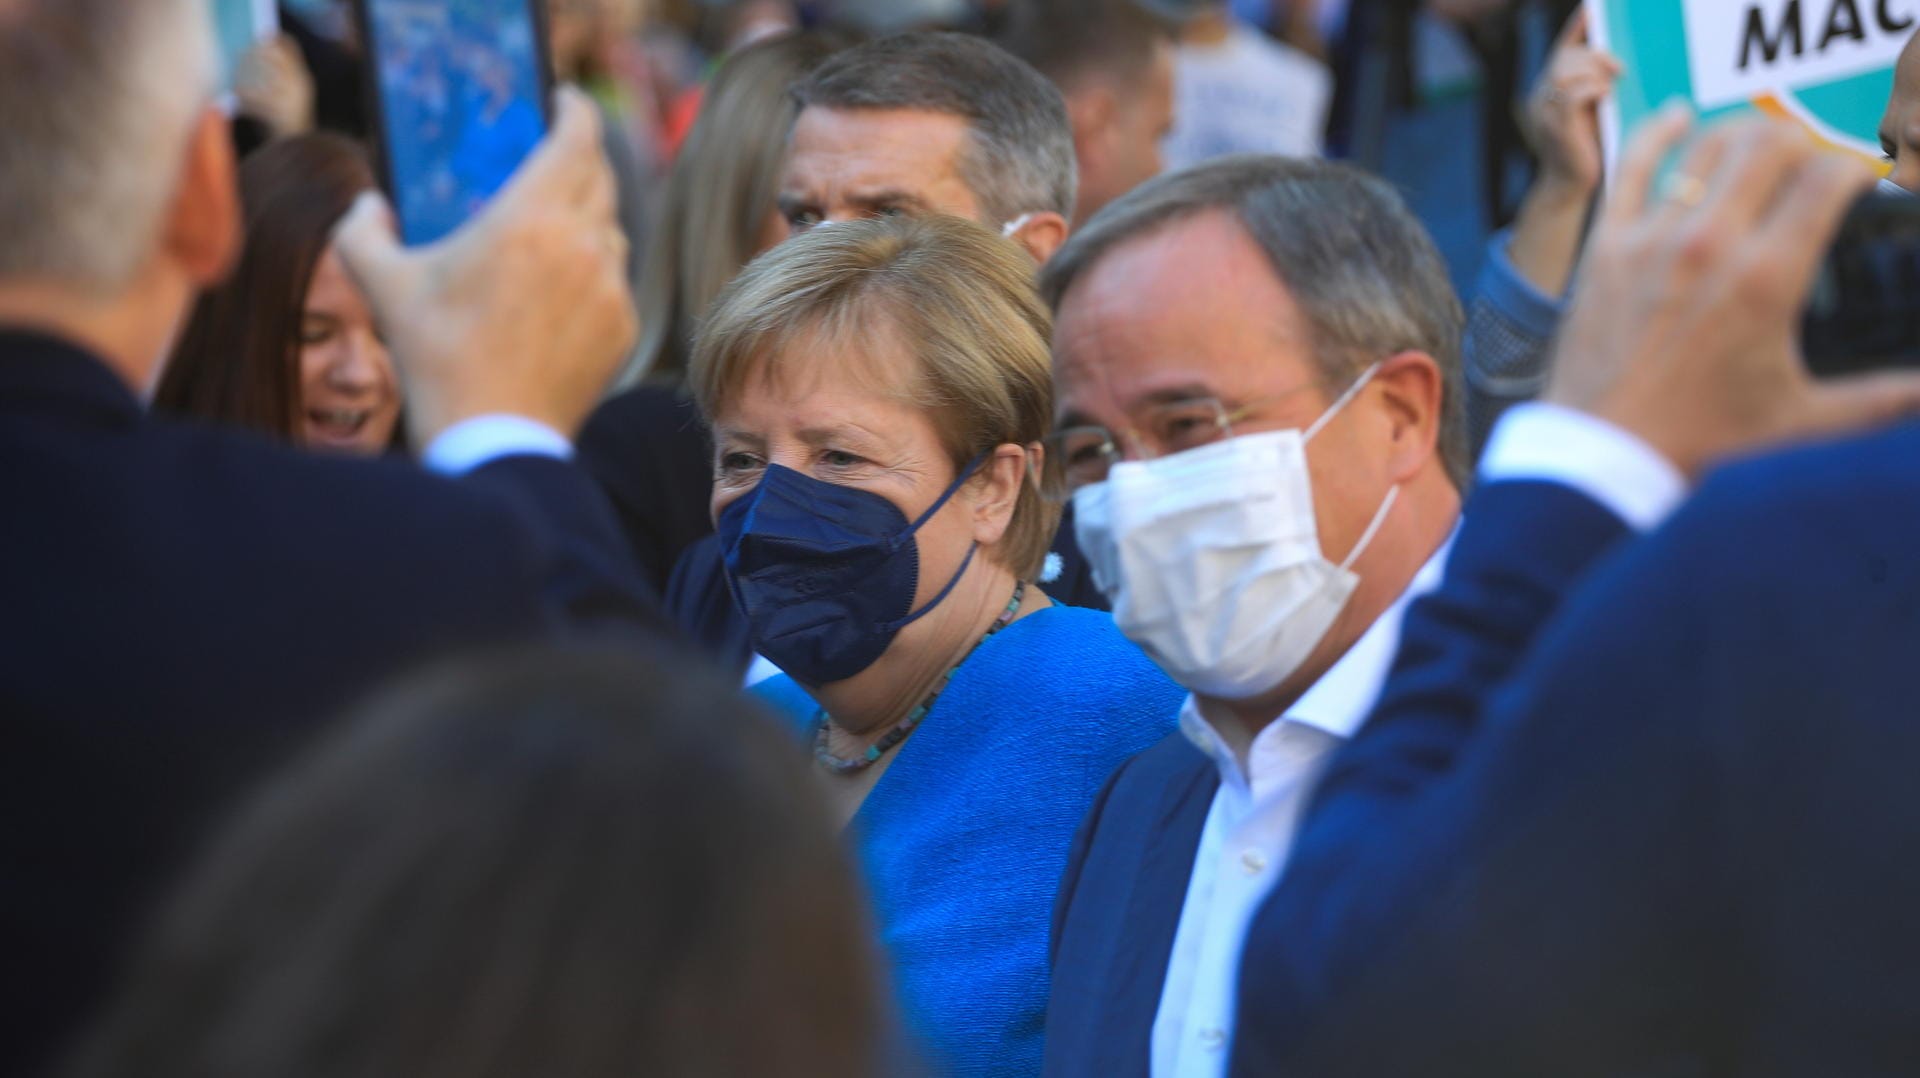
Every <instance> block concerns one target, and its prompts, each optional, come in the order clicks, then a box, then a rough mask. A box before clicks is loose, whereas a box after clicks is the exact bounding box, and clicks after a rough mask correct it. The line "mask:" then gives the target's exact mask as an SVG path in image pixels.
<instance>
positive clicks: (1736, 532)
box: [1670, 421, 1920, 554]
mask: <svg viewBox="0 0 1920 1078" xmlns="http://www.w3.org/2000/svg"><path fill="white" fill-rule="evenodd" d="M1868 524H1871V525H1872V530H1871V533H1863V531H1862V530H1861V529H1862V528H1863V527H1864V526H1865V525H1868ZM1670 527H1671V530H1672V531H1674V532H1676V533H1682V534H1686V535H1689V536H1704V537H1707V538H1709V539H1712V540H1716V541H1721V542H1728V543H1734V542H1737V543H1738V544H1739V547H1740V548H1741V549H1742V550H1746V549H1753V550H1755V551H1757V552H1760V553H1763V554H1764V553H1765V552H1766V551H1768V550H1775V551H1781V550H1788V549H1793V548H1797V547H1801V546H1803V545H1804V544H1809V543H1811V544H1814V545H1819V546H1831V545H1838V544H1851V543H1855V542H1869V543H1871V542H1873V541H1874V540H1875V537H1876V536H1878V537H1887V538H1897V540H1898V541H1899V542H1900V543H1901V544H1902V545H1903V546H1905V547H1906V548H1907V549H1909V550H1911V549H1912V544H1913V542H1914V541H1915V539H1916V538H1920V421H1913V422H1907V423H1903V424H1900V425H1898V426H1895V427H1891V428H1888V429H1886V430H1883V431H1878V432H1874V433H1870V434H1864V435H1856V436H1853V437H1848V438H1843V439H1838V440H1834V441H1828V442H1820V443H1815V444H1810V445H1805V446H1799V447H1795V448H1792V449H1787V450H1782V451H1778V452H1773V453H1767V454H1764V455H1761V456H1756V457H1750V458H1747V459H1744V460H1740V461H1737V462H1735V463H1732V464H1729V465H1726V466H1725V467H1722V468H1720V469H1718V470H1716V471H1715V472H1713V473H1712V474H1711V475H1709V476H1708V478H1707V479H1706V481H1705V482H1704V483H1703V484H1702V485H1701V487H1700V490H1699V492H1698V493H1697V494H1696V495H1695V496H1694V497H1693V498H1691V499H1690V500H1689V501H1688V502H1687V504H1686V505H1685V506H1683V507H1682V508H1681V510H1680V512H1679V513H1677V514H1675V517H1674V519H1673V521H1672V522H1671V526H1670Z"/></svg>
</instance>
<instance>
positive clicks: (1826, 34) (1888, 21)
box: [1683, 0, 1920, 109]
mask: <svg viewBox="0 0 1920 1078" xmlns="http://www.w3.org/2000/svg"><path fill="white" fill-rule="evenodd" d="M1683 9H1684V13H1685V16H1686V28H1687V65H1688V69H1689V73H1690V74H1691V75H1692V77H1693V100H1694V104H1695V105H1696V106H1697V107H1699V108H1702V109H1711V108H1719V107H1720V106H1723V105H1732V104H1737V103H1740V102H1745V101H1750V100H1752V99H1753V98H1754V97H1755V96H1757V95H1759V94H1763V93H1767V92H1768V91H1772V90H1781V89H1793V88H1795V87H1800V86H1808V85H1813V84H1817V83H1821V82H1831V81H1833V80H1835V79H1843V78H1847V77H1849V76H1852V75H1861V74H1865V73H1867V72H1869V71H1875V70H1879V69H1882V68H1885V67H1888V66H1890V65H1891V64H1892V63H1893V62H1894V61H1895V60H1896V59H1898V58H1899V56H1900V50H1901V49H1902V48H1904V47H1905V46H1906V43H1907V39H1908V38H1910V37H1912V36H1913V32H1914V28H1915V26H1916V25H1920V0H1718V2H1714V0H1707V2H1702V0H1689V2H1687V3H1685V4H1684V5H1683Z"/></svg>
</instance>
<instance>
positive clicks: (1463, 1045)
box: [1234, 424, 1920, 1076]
mask: <svg viewBox="0 0 1920 1078" xmlns="http://www.w3.org/2000/svg"><path fill="white" fill-rule="evenodd" d="M1916 462H1920V425H1912V424H1910V425H1907V426H1904V427H1901V428H1898V429H1895V430H1893V431H1890V432H1887V433H1883V434H1879V435H1875V436H1872V437H1863V438H1857V439H1853V440H1849V441H1846V442H1840V443H1835V444H1831V445H1826V446H1821V447H1816V448H1807V449H1800V450H1797V451H1793V452H1789V453H1786V454H1781V455H1776V456H1772V457H1767V458H1762V459H1758V460H1755V461H1751V462H1748V463H1745V464H1742V465H1738V466H1735V467H1732V468H1729V469H1727V470H1725V471H1724V472H1722V473H1720V474H1719V475H1718V476H1716V477H1715V478H1713V479H1712V480H1710V481H1709V482H1708V483H1707V484H1706V485H1705V486H1704V487H1703V488H1702V489H1701V490H1700V492H1699V493H1698V494H1697V495H1696V496H1695V498H1694V499H1693V500H1692V501H1691V502H1690V503H1689V504H1688V505H1687V506H1685V507H1684V508H1683V509H1682V510H1681V511H1680V512H1679V513H1678V514H1677V515H1676V516H1675V517H1674V518H1673V519H1672V520H1671V521H1670V522H1669V524H1668V525H1667V526H1666V527H1665V528H1663V529H1662V530H1661V531H1659V532H1657V533H1655V534H1654V535H1652V536H1650V537H1648V538H1646V539H1643V540H1640V541H1637V542H1633V543H1629V544H1624V545H1620V546H1619V548H1618V550H1617V551H1615V552H1613V553H1609V551H1610V550H1612V548H1614V547H1615V546H1616V544H1617V542H1618V540H1619V538H1620V537H1621V531H1622V528H1621V525H1620V524H1619V523H1618V522H1617V521H1614V520H1612V519H1611V518H1610V517H1609V516H1608V515H1607V514H1606V513H1605V512H1603V511H1602V510H1600V509H1599V508H1598V507H1597V506H1595V505H1593V504H1592V503H1591V502H1588V501H1586V500H1585V499H1583V498H1582V497H1580V496H1579V495H1577V494H1574V493H1572V492H1570V491H1568V490H1566V489H1564V488H1558V487H1550V486H1546V485H1543V484H1519V483H1496V484H1493V485H1491V486H1489V487H1488V488H1487V489H1485V490H1483V491H1481V492H1480V494H1479V495H1478V496H1477V497H1476V499H1475V502H1474V505H1473V506H1472V507H1471V508H1470V509H1469V511H1468V512H1467V514H1466V523H1465V525H1464V528H1463V530H1462V533H1461V536H1460V539H1459V541H1458V543H1457V544H1456V546H1455V548H1454V553H1453V558H1452V562H1451V564H1450V568H1449V572H1448V576H1447V579H1446V582H1445V583H1444V584H1443V586H1442V587H1441V589H1440V591H1439V592H1438V593H1436V594H1434V595H1433V596H1431V597H1429V598H1428V599H1426V600H1425V601H1423V602H1421V603H1418V604H1416V605H1415V606H1414V607H1413V609H1412V610H1411V611H1410V614H1409V618H1408V621H1407V628H1406V631H1405V637H1404V642H1403V646H1402V648H1401V652H1400V656H1399V660H1398V663H1397V665H1396V668H1395V671H1394V674H1393V676H1392V678H1391V680H1390V683H1389V685H1388V687H1387V690H1386V693H1385V695H1384V697H1383V699H1382V702H1381V705H1380V707H1379V709H1378V710H1377V711H1376V713H1375V715H1374V716H1373V718H1372V720H1371V722H1370V723H1369V724H1368V725H1367V726H1366V727H1365V728H1364V729H1363V730H1362V732H1361V734H1360V736H1359V737H1358V738H1356V739H1355V740H1354V741H1353V742H1352V743H1350V744H1349V745H1348V746H1347V748H1346V749H1345V750H1344V751H1343V752H1342V753H1341V754H1340V755H1339V756H1337V757H1336V759H1335V762H1334V766H1333V769H1332V770H1331V771H1330V773H1329V774H1328V776H1327V778H1326V780H1325V782H1324V784H1323V785H1322V787H1321V789H1320V791H1319V793H1318V795H1317V798H1316V802H1315V804H1314V806H1313V807H1312V808H1311V810H1310V812H1309V814H1308V816H1307V818H1306V820H1305V822H1304V825H1303V828H1302V830H1301V832H1300V836H1299V839H1298V842H1297V844H1296V847H1295V851H1294V855H1293V858H1292V861H1291V863H1290V865H1289V868H1288V872H1287V874H1286V876H1285V878H1284V879H1283V881H1282V883H1281V886H1280V887H1279V888H1277V889H1276V891H1275V893H1274V895H1273V896H1272V897H1271V898H1270V899H1269V901H1268V903H1267V904H1266V906H1265V907H1264V908H1263V910H1262V911H1261V913H1260V914H1259V916H1258V918H1257V919H1256V922H1255V924H1254V926H1253V929H1252V931H1251V933H1250V936H1249V941H1248V947H1247V952H1246V958H1245V961H1244V962H1243V965H1242V976H1241V988H1240V1020H1239V1023H1238V1031H1237V1036H1236V1040H1235V1044H1234V1069H1235V1072H1236V1073H1240V1074H1249V1075H1253V1074H1262V1075H1264V1074H1274V1073H1285V1074H1289V1075H1296V1076H1311V1075H1335V1074H1341V1075H1345V1074H1351V1075H1383V1074H1421V1075H1476V1076H1486V1075H1496V1076H1497V1075H1537V1074H1560V1075H1586V1074H1593V1075H1602V1074H1606V1075H1621V1074H1635V1075H1652V1074H1659V1075H1668V1074H1672V1075H1693V1074H1700V1075H1706V1074H1736V1073H1737V1074H1743V1075H1816V1074H1818V1075H1828V1074H1832V1075H1842V1074H1844V1075H1893V1074H1913V1073H1915V1072H1916V1071H1920V975H1916V971H1917V970H1920V918H1917V917H1916V916H1915V913H1914V911H1915V909H1916V908H1920V857H1916V856H1915V852H1916V851H1920V781H1917V780H1916V777H1915V776H1916V774H1920V709H1917V708H1916V706H1915V703H1914V689H1913V685H1914V679H1913V674H1912V670H1913V667H1914V664H1915V662H1916V657H1920V465H1917V464H1916Z"/></svg>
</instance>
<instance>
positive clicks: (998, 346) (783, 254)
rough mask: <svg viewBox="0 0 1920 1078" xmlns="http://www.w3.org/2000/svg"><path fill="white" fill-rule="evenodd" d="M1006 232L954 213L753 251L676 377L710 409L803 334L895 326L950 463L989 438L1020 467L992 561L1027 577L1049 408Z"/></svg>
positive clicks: (1045, 377) (775, 365) (1040, 522)
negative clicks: (1025, 457) (1025, 468)
mask: <svg viewBox="0 0 1920 1078" xmlns="http://www.w3.org/2000/svg"><path fill="white" fill-rule="evenodd" d="M1033 275H1034V267H1033V262H1032V260H1031V259H1030V258H1028V256H1027V255H1026V254H1025V253H1024V252H1023V251H1022V250H1021V249H1020V248H1019V247H1018V246H1016V245H1015V244H1013V243H1011V242H1009V241H1007V240H1005V239H1003V238H1001V237H1000V236H997V235H995V234H993V233H992V232H990V231H988V230H986V229H984V228H982V227H980V226H979V225H977V224H974V223H973V222H971V221H966V220H962V219H960V218H957V217H897V218H883V219H878V220H872V221H856V222H851V223H848V224H840V225H834V226H832V227H828V228H816V229H813V230H812V231H810V232H807V233H806V234H804V235H802V236H799V237H796V238H795V239H792V240H789V241H787V242H786V243H784V244H781V245H780V246H779V247H776V248H774V249H773V250H771V251H769V252H767V253H766V254H764V255H762V256H761V257H760V258H758V259H757V260H755V261H754V262H753V263H752V264H751V265H749V266H748V267H747V268H746V270H745V271H744V272H742V273H741V274H740V276H739V277H737V278H735V279H734V281H733V282H732V283H731V284H729V285H728V286H727V288H726V289H725V290H724V291H722V292H721V294H720V297H719V299H718V300H716V301H715V303H714V306H713V310H712V313H711V314H710V316H709V317H708V319H707V321H706V323H705V324H704V325H703V326H702V327H701V330H700V333H699V335H698V337H697V338H696V340H695V343H694V350H693V361H692V365H691V369H690V371H689V375H690V377H689V384H690V385H691V387H692V389H693V393H694V397H695V398H696V399H697V400H698V401H699V404H700V408H701V410H702V411H703V412H704V413H705V414H706V416H707V418H708V419H709V420H712V419H713V418H714V417H715V416H716V415H719V414H721V413H724V412H725V411H726V410H727V408H728V406H729V404H730V403H731V402H732V400H733V399H734V397H735V395H736V394H738V393H739V392H740V390H741V388H742V387H743V386H745V385H746V384H747V381H748V379H749V378H751V377H755V376H766V375H777V374H778V369H779V368H780V367H781V366H783V365H788V364H801V363H805V362H806V361H807V355H808V353H807V351H806V350H805V349H803V348H802V347H801V346H802V345H803V344H805V343H808V342H813V341H818V340H820V339H822V338H824V339H827V340H849V339H861V338H864V339H875V338H879V337H882V336H883V335H886V334H889V333H891V334H894V335H896V339H897V340H900V341H902V342H904V343H905V344H906V346H907V348H908V349H909V350H910V351H911V353H912V354H913V356H914V357H915V359H916V360H917V361H918V364H917V369H916V370H914V371H913V372H912V373H911V375H910V378H911V381H910V383H909V386H910V389H909V392H911V393H912V395H913V396H912V399H913V400H914V401H915V402H916V403H918V404H920V405H921V406H922V407H924V408H925V409H926V410H927V411H928V412H929V413H930V414H931V417H932V419H933V422H934V426H935V427H936V429H938V430H939V432H940V437H941V441H942V443H943V444H944V445H945V447H946V450H947V453H948V455H949V456H951V457H952V459H953V465H954V467H955V469H959V468H963V467H965V466H966V465H967V463H968V462H970V461H972V460H973V459H974V458H975V457H978V456H980V455H981V454H983V453H986V452H988V451H990V450H992V449H993V448H994V447H996V446H1000V445H1006V444H1014V445H1019V446H1021V447H1023V448H1026V449H1027V450H1028V451H1029V453H1032V454H1035V455H1034V456H1030V457H1029V461H1030V463H1031V464H1032V465H1033V468H1032V469H1030V471H1029V475H1028V477H1027V479H1026V481H1025V482H1023V484H1022V487H1021V490H1020V496H1019V499H1018V501H1017V502H1016V503H1015V505H1014V510H1013V518H1012V520H1011V521H1010V522H1009V523H1008V526H1007V533H1006V535H1005V536H1004V537H1003V538H1002V539H1001V541H1000V543H999V547H998V549H997V550H995V551H993V552H992V556H993V557H994V560H995V561H997V562H998V563H999V564H1001V565H1003V566H1005V567H1006V568H1007V569H1009V570H1011V571H1012V572H1013V573H1014V574H1015V575H1016V576H1017V577H1019V578H1020V579H1022V580H1027V581H1032V580H1035V579H1036V578H1038V576H1039V574H1040V570H1041V566H1042V565H1043V564H1045V561H1046V555H1047V549H1048V547H1049V546H1051V545H1052V543H1053V535H1054V530H1055V529H1056V528H1057V527H1058V526H1059V523H1060V510H1059V507H1058V506H1055V505H1053V504H1051V503H1050V502H1048V501H1047V500H1046V499H1045V498H1043V497H1041V495H1040V489H1039V484H1038V482H1037V480H1036V479H1035V478H1034V476H1035V474H1037V471H1038V466H1039V464H1040V461H1039V460H1038V457H1037V453H1038V447H1037V444H1036V443H1039V442H1040V441H1041V440H1042V439H1044V438H1045V437H1046V435H1047V432H1048V430H1049V428H1050V425H1051V423H1052V421H1053V371H1052V367H1051V364H1050V358H1049V351H1048V347H1049V346H1048V341H1049V339H1050V336H1051V333H1052V328H1053V323H1052V317H1051V315H1050V314H1049V313H1048V311H1047V308H1046V305H1045V304H1043V303H1041V302H1040V297H1039V295H1038V294H1037V293H1036V292H1035V291H1034V287H1033Z"/></svg>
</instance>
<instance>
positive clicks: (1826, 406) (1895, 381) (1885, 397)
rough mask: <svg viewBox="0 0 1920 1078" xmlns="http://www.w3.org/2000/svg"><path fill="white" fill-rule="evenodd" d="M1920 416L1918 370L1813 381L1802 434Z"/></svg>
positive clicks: (1856, 428) (1872, 425) (1865, 427)
mask: <svg viewBox="0 0 1920 1078" xmlns="http://www.w3.org/2000/svg"><path fill="white" fill-rule="evenodd" d="M1912 416H1920V371H1912V370H1900V371H1879V372H1875V373H1872V374H1858V375H1850V376H1848V377H1845V378H1834V379H1830V380H1825V381H1819V382H1815V383H1814V384H1813V387H1812V390H1811V392H1810V393H1809V395H1808V400H1807V408H1806V410H1805V412H1804V413H1803V416H1802V418H1803V420H1804V423H1803V427H1804V433H1807V434H1816V435H1818V434H1841V433H1845V432H1847V431H1853V430H1865V429H1868V428H1871V427H1880V426H1885V425H1887V424H1889V423H1893V422H1897V421H1899V420H1901V419H1906V418H1909V417H1912Z"/></svg>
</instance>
